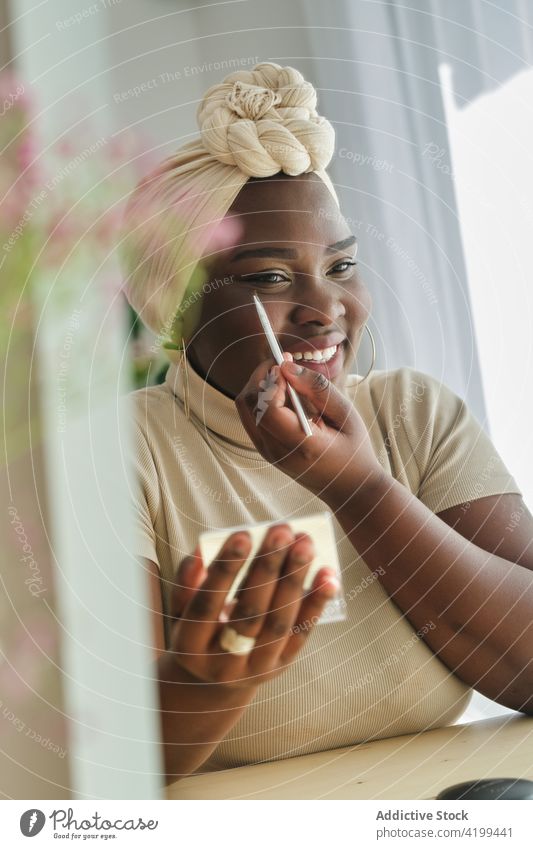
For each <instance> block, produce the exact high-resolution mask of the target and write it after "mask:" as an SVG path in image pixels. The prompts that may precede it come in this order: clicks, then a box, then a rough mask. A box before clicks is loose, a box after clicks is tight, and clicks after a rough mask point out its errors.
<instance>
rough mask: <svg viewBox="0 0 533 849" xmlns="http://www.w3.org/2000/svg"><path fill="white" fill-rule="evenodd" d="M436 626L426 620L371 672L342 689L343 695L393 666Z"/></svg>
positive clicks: (353, 690) (359, 687)
mask: <svg viewBox="0 0 533 849" xmlns="http://www.w3.org/2000/svg"><path fill="white" fill-rule="evenodd" d="M436 627H437V626H436V625H435V623H434V622H432V621H430V622H426V624H425V625H423V626H422V627H421V628H419V629H418V630H417V631H415V633H414V634H413V636H412V637H410V638H409V639H408V640H406V641H405V643H402V645H401V646H400V647H399V648H398V649H396V651H394V652H392V654H390V655H389V656H388V657H386V658H384V660H381V661H380V662H379V663H378V664H376V666H375V667H374V668H373V669H372V671H371V672H367V673H366V675H363V676H362V677H361V678H358V679H357V680H356V681H352V683H351V684H349V685H348V687H345V689H344V695H345V696H347V695H348V694H349V693H353V692H355V691H356V690H362V689H363V688H364V687H368V686H369V684H371V683H372V682H373V681H374V680H375V678H377V676H378V675H382V674H383V672H385V670H386V669H389V667H391V666H393V665H394V664H395V663H398V662H399V661H400V660H401V659H402V657H404V655H406V654H407V652H408V651H410V649H412V647H413V646H414V645H416V643H418V642H419V641H420V640H421V639H422V638H423V637H425V636H426V634H428V633H429V631H434V630H435V628H436Z"/></svg>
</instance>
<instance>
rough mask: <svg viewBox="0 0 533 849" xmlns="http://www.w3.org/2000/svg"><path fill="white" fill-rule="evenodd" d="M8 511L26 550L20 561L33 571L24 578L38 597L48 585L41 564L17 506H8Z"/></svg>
mask: <svg viewBox="0 0 533 849" xmlns="http://www.w3.org/2000/svg"><path fill="white" fill-rule="evenodd" d="M7 512H8V514H9V516H10V517H11V524H12V526H13V531H14V532H15V534H16V535H17V537H18V541H19V543H20V545H21V547H22V551H23V552H24V555H23V557H21V558H20V562H21V563H24V564H25V565H26V568H27V569H29V571H30V572H31V577H27V578H26V579H25V580H24V583H25V584H26V586H27V587H28V590H29V591H30V593H31V594H32V596H35V597H36V598H38V597H39V596H40V595H42V594H43V593H45V592H46V587H44V586H43V576H42V574H41V570H40V568H39V564H38V562H37V560H36V559H35V557H34V555H33V549H32V547H31V544H30V541H29V539H28V535H27V534H26V531H25V529H24V525H23V524H22V521H21V518H20V516H19V514H18V510H17V508H16V507H15V506H14V505H12V506H10V507H8V509H7Z"/></svg>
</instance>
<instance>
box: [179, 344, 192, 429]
mask: <svg viewBox="0 0 533 849" xmlns="http://www.w3.org/2000/svg"><path fill="white" fill-rule="evenodd" d="M179 350H180V360H179V365H178V368H182V369H183V407H184V410H185V415H186V417H187V418H188V419H189V418H190V413H191V405H190V387H189V369H188V362H187V346H186V343H185V339H182V340H181V346H180V349H179Z"/></svg>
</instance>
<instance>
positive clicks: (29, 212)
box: [3, 137, 107, 254]
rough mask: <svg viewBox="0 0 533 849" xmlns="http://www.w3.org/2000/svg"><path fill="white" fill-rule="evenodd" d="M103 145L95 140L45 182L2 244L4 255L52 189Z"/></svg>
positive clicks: (102, 142) (100, 139)
mask: <svg viewBox="0 0 533 849" xmlns="http://www.w3.org/2000/svg"><path fill="white" fill-rule="evenodd" d="M105 144H107V139H106V138H104V137H101V138H99V139H97V140H96V141H95V142H93V143H92V144H90V145H88V146H87V147H86V148H84V149H83V150H82V151H81V153H79V154H77V155H76V156H74V157H73V158H72V159H71V160H70V161H69V162H67V164H66V165H63V166H62V167H61V168H59V169H58V171H56V173H55V174H54V175H53V177H51V178H50V179H48V180H47V181H46V183H45V184H44V188H42V189H41V190H40V192H39V193H38V194H37V195H35V197H34V198H32V200H31V201H30V203H29V204H28V206H27V207H26V209H25V211H24V213H23V215H21V217H20V218H19V221H18V223H17V226H16V227H15V228H14V229H13V231H12V232H11V234H10V236H9V238H8V239H7V241H6V242H4V244H3V250H4V252H5V253H6V254H7V253H10V251H11V250H12V249H13V247H14V246H15V245H16V243H17V242H18V240H19V239H20V237H21V236H22V234H23V233H24V230H25V228H26V226H27V225H28V224H29V222H30V221H31V220H32V218H33V217H34V215H35V213H36V212H37V210H38V209H39V207H41V206H42V204H43V202H44V201H45V200H46V199H47V198H48V196H49V194H50V192H52V191H54V189H55V188H57V186H58V185H59V184H60V183H62V182H63V180H64V179H65V178H66V177H68V176H69V175H70V174H71V173H72V172H73V171H75V170H76V168H78V167H79V166H80V165H82V164H83V163H84V162H85V161H86V160H87V159H88V158H89V157H90V156H92V154H93V153H96V151H98V150H100V149H101V148H102V147H103V146H104V145H105Z"/></svg>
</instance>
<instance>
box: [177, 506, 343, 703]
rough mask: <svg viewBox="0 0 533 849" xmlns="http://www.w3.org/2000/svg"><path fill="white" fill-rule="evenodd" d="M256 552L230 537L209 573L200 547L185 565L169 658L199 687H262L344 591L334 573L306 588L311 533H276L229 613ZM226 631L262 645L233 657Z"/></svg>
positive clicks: (243, 539)
mask: <svg viewBox="0 0 533 849" xmlns="http://www.w3.org/2000/svg"><path fill="white" fill-rule="evenodd" d="M250 549H251V539H250V536H249V535H248V534H247V533H246V532H245V531H237V532H235V533H233V534H231V535H230V536H228V538H227V540H226V542H225V543H224V545H223V546H222V548H221V549H220V551H219V553H218V555H217V557H216V558H215V560H214V561H213V563H212V564H211V565H210V566H209V569H206V568H205V567H204V565H203V563H202V559H201V556H200V549H199V547H197V548H196V550H195V552H194V554H193V555H191V556H189V557H186V558H185V559H184V560H182V562H181V563H180V565H179V567H178V570H177V572H176V581H175V584H174V589H173V593H172V611H171V616H172V618H173V619H174V620H175V622H174V623H173V625H172V633H171V642H170V648H169V654H170V655H171V657H172V662H173V663H175V664H177V665H178V666H179V667H180V668H181V669H184V670H186V672H187V673H188V674H189V675H191V676H193V678H194V679H195V680H197V681H198V682H199V683H209V684H219V685H221V686H222V687H223V688H224V689H226V688H241V689H250V688H256V687H257V686H259V684H261V683H262V682H263V681H267V680H269V679H270V678H273V677H275V676H276V675H278V674H280V673H281V672H283V670H284V669H285V668H286V667H287V665H288V664H290V663H291V661H292V660H294V658H295V657H296V655H297V654H298V652H299V651H300V649H301V648H302V646H303V644H304V642H305V640H306V639H307V638H308V636H309V634H310V633H311V631H312V629H313V627H314V623H316V622H317V621H318V619H319V618H320V615H321V614H322V611H323V608H324V605H325V604H326V603H327V602H328V601H329V600H330V599H332V598H333V597H334V596H335V594H336V593H337V591H338V583H337V579H336V577H335V571H334V570H333V569H332V568H329V567H324V568H321V569H320V570H319V571H318V573H317V575H316V576H315V579H314V582H313V585H312V587H311V588H310V589H309V590H308V591H307V592H304V590H303V583H304V579H305V575H306V573H307V569H308V567H309V565H310V563H311V562H312V560H313V558H314V556H315V553H314V546H313V542H312V540H311V538H310V537H309V536H308V535H307V534H302V533H298V534H296V535H294V533H293V531H292V530H291V528H290V527H289V525H287V524H285V523H280V524H277V525H273V526H271V527H270V528H269V529H268V530H267V532H266V534H265V537H264V539H263V542H262V544H261V546H260V547H259V549H258V551H257V553H256V555H255V557H254V559H253V561H252V563H251V565H250V567H249V570H248V572H247V575H246V577H245V580H244V583H243V584H242V585H241V586H240V587H239V590H238V591H237V594H236V596H235V600H234V602H233V604H232V605H231V606H228V605H226V604H225V598H226V596H227V594H228V592H229V590H230V589H231V586H232V584H233V582H234V580H235V577H236V575H237V573H238V572H239V570H240V569H241V567H242V566H243V564H244V562H245V561H246V559H247V557H248V555H249V553H250ZM226 624H228V625H230V626H231V627H232V628H234V629H235V630H236V631H237V632H238V633H239V634H241V635H243V636H249V637H254V638H255V640H256V642H255V645H254V647H253V649H252V651H251V652H250V653H249V654H246V655H237V654H232V653H229V652H227V651H225V650H224V649H222V647H221V646H220V643H219V639H220V634H221V632H222V630H223V629H224V627H225V625H226Z"/></svg>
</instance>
